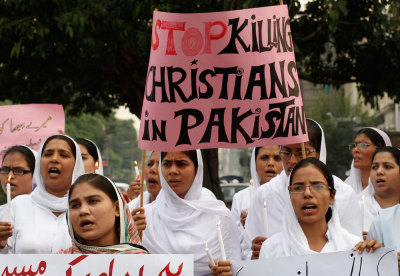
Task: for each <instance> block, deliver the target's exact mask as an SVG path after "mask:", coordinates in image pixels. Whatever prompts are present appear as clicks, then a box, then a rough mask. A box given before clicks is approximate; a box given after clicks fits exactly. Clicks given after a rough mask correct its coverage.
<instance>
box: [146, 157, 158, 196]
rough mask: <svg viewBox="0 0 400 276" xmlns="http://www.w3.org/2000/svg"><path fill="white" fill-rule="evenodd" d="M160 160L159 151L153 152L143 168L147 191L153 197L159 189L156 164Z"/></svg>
mask: <svg viewBox="0 0 400 276" xmlns="http://www.w3.org/2000/svg"><path fill="white" fill-rule="evenodd" d="M159 162H160V152H157V151H155V152H153V153H152V154H151V156H150V159H149V160H147V164H146V167H145V170H144V173H145V175H144V177H145V179H146V185H147V191H148V192H149V193H150V194H151V195H152V196H154V197H157V195H158V193H159V192H160V190H161V184H160V175H159V174H158V165H159Z"/></svg>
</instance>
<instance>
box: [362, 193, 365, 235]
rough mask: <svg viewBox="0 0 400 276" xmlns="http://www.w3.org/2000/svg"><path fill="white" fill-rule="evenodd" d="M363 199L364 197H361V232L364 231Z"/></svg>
mask: <svg viewBox="0 0 400 276" xmlns="http://www.w3.org/2000/svg"><path fill="white" fill-rule="evenodd" d="M364 199H365V195H362V197H361V219H362V228H361V230H362V231H364Z"/></svg>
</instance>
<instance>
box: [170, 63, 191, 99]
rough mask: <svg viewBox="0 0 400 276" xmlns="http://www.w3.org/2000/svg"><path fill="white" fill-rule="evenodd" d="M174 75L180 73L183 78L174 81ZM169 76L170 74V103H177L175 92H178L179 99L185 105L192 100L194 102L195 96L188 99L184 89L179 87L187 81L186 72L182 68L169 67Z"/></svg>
mask: <svg viewBox="0 0 400 276" xmlns="http://www.w3.org/2000/svg"><path fill="white" fill-rule="evenodd" d="M174 73H180V74H181V77H180V78H179V79H178V80H177V81H174V77H173V75H174ZM167 74H168V84H169V97H170V100H169V102H171V103H175V102H176V100H175V91H176V92H178V95H179V97H180V98H181V100H182V101H183V102H184V103H187V102H189V101H191V100H193V95H191V96H190V97H189V98H186V96H185V93H183V91H182V89H181V88H180V87H179V84H181V83H182V82H183V81H184V80H185V79H186V72H185V70H183V69H182V68H180V67H173V66H169V67H167Z"/></svg>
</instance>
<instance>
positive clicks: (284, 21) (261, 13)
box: [139, 5, 308, 151]
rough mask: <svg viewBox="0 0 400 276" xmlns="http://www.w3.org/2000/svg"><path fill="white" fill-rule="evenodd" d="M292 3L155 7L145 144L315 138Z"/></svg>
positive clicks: (165, 147)
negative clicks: (219, 8) (206, 9)
mask: <svg viewBox="0 0 400 276" xmlns="http://www.w3.org/2000/svg"><path fill="white" fill-rule="evenodd" d="M289 21H290V20H289V16H288V10H287V6H285V5H282V6H271V7H264V8H255V9H247V10H238V11H226V12H214V13H200V14H174V13H165V12H158V11H156V12H154V16H153V33H152V44H151V53H150V61H149V67H148V72H147V80H146V87H145V95H144V101H143V109H142V116H141V127H140V132H139V147H140V148H142V149H148V150H156V151H181V150H190V149H196V148H219V147H222V148H223V147H225V148H238V147H254V146H263V145H268V144H271V145H272V144H275V145H277V144H293V143H300V142H305V141H307V140H308V137H307V133H306V132H307V130H306V124H305V115H304V110H303V103H302V98H301V93H300V84H299V80H298V76H297V69H296V62H295V57H294V47H293V42H292V37H291V31H290V25H289Z"/></svg>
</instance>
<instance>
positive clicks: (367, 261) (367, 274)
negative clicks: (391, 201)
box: [232, 248, 399, 276]
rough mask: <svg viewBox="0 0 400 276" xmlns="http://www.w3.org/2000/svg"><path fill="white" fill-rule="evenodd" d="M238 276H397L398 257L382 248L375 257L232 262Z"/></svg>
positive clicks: (346, 255)
mask: <svg viewBox="0 0 400 276" xmlns="http://www.w3.org/2000/svg"><path fill="white" fill-rule="evenodd" d="M232 272H233V273H232V275H235V276H245V275H249V276H250V275H251V276H261V275H263V276H264V275H268V276H282V275H293V276H296V275H297V276H298V275H300V276H321V275H324V276H338V275H340V276H379V275H380V276H398V275H399V274H398V267H397V253H396V251H395V250H391V249H386V248H380V249H378V250H377V251H375V253H367V252H364V253H363V254H361V255H360V254H358V252H354V251H342V252H335V253H322V254H312V255H306V256H295V257H286V258H276V259H266V260H254V261H244V262H235V261H233V262H232Z"/></svg>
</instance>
